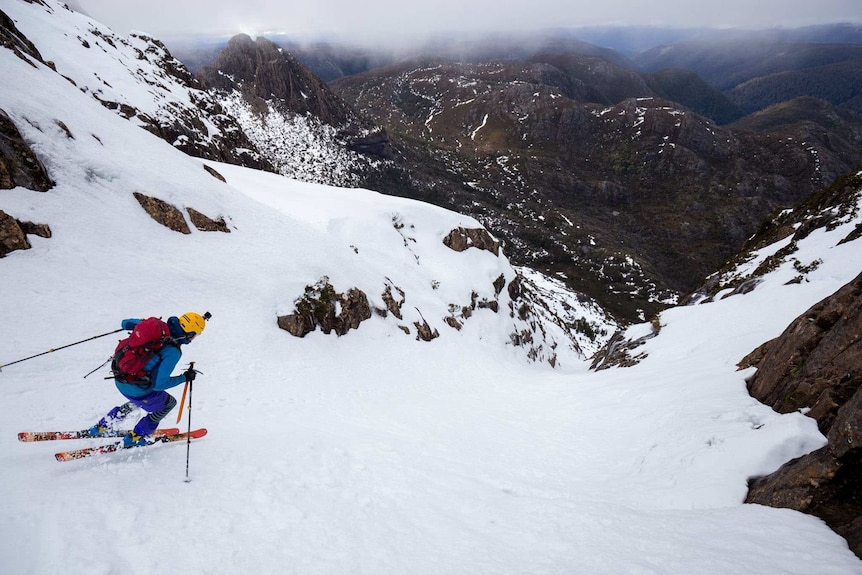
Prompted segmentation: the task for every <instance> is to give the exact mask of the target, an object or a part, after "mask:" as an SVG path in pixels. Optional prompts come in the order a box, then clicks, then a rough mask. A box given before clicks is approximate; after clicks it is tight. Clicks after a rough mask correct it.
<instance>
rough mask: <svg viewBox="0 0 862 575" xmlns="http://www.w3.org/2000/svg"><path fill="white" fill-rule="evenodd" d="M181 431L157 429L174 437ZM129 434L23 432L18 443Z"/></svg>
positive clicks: (158, 432)
mask: <svg viewBox="0 0 862 575" xmlns="http://www.w3.org/2000/svg"><path fill="white" fill-rule="evenodd" d="M179 432H180V430H179V429H178V428H176V427H172V428H170V429H157V430H156V431H155V434H156V435H174V434H176V433H179ZM127 433H128V431H127V430H108V431H105V432H102V433H96V434H92V433H90V432H89V431H87V430H86V429H82V430H80V431H22V432H21V433H19V434H18V441H28V442H29V441H53V440H55V439H88V438H99V437H122V436H124V435H126V434H127Z"/></svg>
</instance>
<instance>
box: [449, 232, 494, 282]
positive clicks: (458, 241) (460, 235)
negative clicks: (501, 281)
mask: <svg viewBox="0 0 862 575" xmlns="http://www.w3.org/2000/svg"><path fill="white" fill-rule="evenodd" d="M443 244H444V245H445V246H446V247H448V248H450V249H453V250H455V251H456V252H463V251H464V250H466V249H467V248H479V249H480V250H486V251H489V252H491V253H492V254H494V255H495V256H496V255H499V254H500V242H498V241H497V240H495V239H494V238H493V237H492V236H491V234H489V233H488V231H487V230H485V229H484V228H460V227H459V228H455V229H454V230H452V231H451V232H449V234H448V235H447V236H446V237H445V238H443ZM497 293H500V290H497Z"/></svg>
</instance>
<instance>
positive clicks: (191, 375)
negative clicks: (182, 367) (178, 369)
mask: <svg viewBox="0 0 862 575" xmlns="http://www.w3.org/2000/svg"><path fill="white" fill-rule="evenodd" d="M196 374H197V372H196V371H195V370H194V369H193V368H191V367H190V368H188V369H187V370H186V372H185V376H186V382H189V381H194V380H195V375H196Z"/></svg>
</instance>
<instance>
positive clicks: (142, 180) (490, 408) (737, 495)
mask: <svg viewBox="0 0 862 575" xmlns="http://www.w3.org/2000/svg"><path fill="white" fill-rule="evenodd" d="M49 4H50V5H51V6H53V7H54V13H53V14H47V12H46V11H45V10H44V8H43V7H41V6H38V5H31V4H25V3H21V2H14V3H13V4H12V6H9V12H10V15H11V16H12V17H13V18H16V19H17V20H18V21H19V26H20V27H21V28H22V30H23V31H24V32H25V33H28V32H29V29H28V27H27V26H26V23H27V21H28V20H27V19H29V18H32V19H34V20H33V21H38V22H43V20H42V19H47V20H48V21H52V22H53V21H56V22H59V23H60V24H56V25H66V24H64V23H67V22H78V21H79V20H78V19H79V18H80V17H79V16H77V15H73V13H71V12H66V11H65V9H63V8H60V6H59V5H58V4H54V3H52V2H49ZM5 10H6V8H5V7H4V11H5ZM51 18H53V19H54V20H50V19H51ZM34 29H35V27H34ZM70 31H71V30H70ZM51 38H52V37H51V36H34V37H33V38H31V39H33V40H34V41H35V42H36V43H37V47H39V48H40V49H42V50H45V52H50V50H49V46H45V44H46V43H50V42H51ZM0 71H2V73H3V75H4V77H7V78H15V79H16V81H15V82H6V83H4V84H2V85H0V108H3V109H4V110H5V111H6V112H7V113H8V114H9V115H10V117H11V118H12V119H13V121H15V123H16V125H18V126H19V128H20V129H21V130H22V133H23V136H24V138H25V139H26V140H27V141H28V142H31V143H32V145H33V148H34V150H35V151H36V153H37V154H38V155H39V157H40V158H41V159H42V160H43V161H44V162H45V165H46V167H47V168H48V170H49V172H50V173H51V175H52V177H53V178H54V179H55V180H56V181H57V186H56V187H55V188H53V189H52V190H50V191H49V192H45V193H36V192H31V191H29V190H25V189H23V188H16V189H13V190H4V191H3V193H2V194H0V209H2V210H3V211H5V212H7V213H9V214H11V215H13V216H14V217H17V218H20V219H22V220H29V221H34V222H37V223H47V224H49V225H50V226H51V230H52V232H53V236H52V237H51V238H50V239H43V238H38V237H33V236H30V240H31V242H32V244H33V248H32V249H31V250H27V251H17V252H14V253H12V254H10V255H9V256H8V257H6V258H4V259H3V260H2V261H0V268H2V270H3V271H2V273H3V282H2V289H0V323H2V325H4V326H7V327H6V328H5V329H4V335H5V336H6V337H5V338H4V340H3V342H2V343H0V361H3V362H9V361H11V360H14V359H17V358H20V357H25V356H27V355H31V354H34V353H38V352H40V351H43V350H46V349H49V348H52V347H57V346H60V345H63V344H66V343H70V342H73V341H77V340H80V339H83V338H85V337H88V336H90V335H93V334H94V333H103V332H106V331H109V330H111V329H115V326H118V324H119V321H120V320H121V319H122V318H124V317H140V316H145V315H162V316H165V317H166V316H168V315H174V314H178V313H182V312H184V311H188V310H195V311H198V312H203V311H207V310H208V311H211V312H212V313H213V319H212V321H211V322H210V323H209V325H208V327H207V330H206V332H205V333H204V334H203V335H202V336H201V337H200V338H198V339H197V340H196V341H195V342H194V343H193V344H191V345H189V346H187V347H186V348H185V353H184V356H183V364H185V363H186V362H188V361H192V360H193V361H195V362H196V367H198V368H199V369H200V370H201V371H202V372H203V375H201V376H199V377H198V379H197V380H196V381H195V384H194V392H193V398H192V400H193V409H192V410H191V411H190V412H189V413H190V415H191V417H192V426H193V427H200V426H205V427H207V428H208V429H209V435H207V437H206V438H204V439H202V440H200V441H198V442H195V443H193V444H192V445H191V450H190V478H191V481H190V482H188V483H186V482H185V481H184V478H185V462H186V448H185V444H179V445H160V446H154V447H150V448H144V449H135V450H130V451H127V452H126V451H124V452H120V453H115V454H112V455H107V456H103V457H95V458H90V459H87V460H82V461H77V462H71V463H62V464H61V463H57V462H56V461H54V459H53V453H55V452H56V451H59V450H60V449H65V448H67V446H69V445H71V444H75V445H81V446H83V445H89V444H92V443H93V442H95V441H97V440H84V441H76V442H42V443H33V444H24V443H19V442H18V441H17V440H16V437H15V434H16V433H17V432H18V431H23V430H50V429H68V428H71V429H74V428H79V427H86V426H89V425H91V424H92V423H93V422H95V421H96V419H98V417H100V416H101V415H102V414H103V413H104V412H105V411H107V410H108V409H109V408H110V407H112V406H113V405H115V404H117V403H118V402H120V401H121V400H122V398H121V397H120V396H119V394H118V393H117V392H116V390H115V389H114V387H113V385H112V383H111V382H110V381H105V380H104V379H102V378H103V376H104V370H103V371H100V372H97V373H96V374H94V375H93V376H91V377H90V378H88V379H82V377H81V376H82V375H83V374H85V373H86V372H88V371H90V370H91V369H92V368H94V367H95V366H96V365H98V364H99V363H101V362H102V361H104V359H105V358H106V357H107V356H108V355H109V354H110V353H111V351H112V350H113V347H114V345H115V343H116V340H114V339H113V338H111V337H106V338H103V339H99V340H95V341H93V342H88V343H87V344H82V345H79V346H75V347H72V348H69V349H65V350H61V351H58V352H56V353H51V354H48V355H46V356H43V357H40V358H37V359H33V360H30V361H27V362H24V363H21V364H18V365H14V366H9V367H7V368H6V369H4V370H3V372H2V373H0V406H2V407H0V410H2V417H0V502H2V505H0V565H2V571H3V572H4V573H14V574H18V573H22V574H49V573H51V574H53V573H87V574H92V575H98V574H113V573H124V574H133V575H134V574H151V573H158V572H173V571H182V572H184V573H237V572H242V573H296V574H303V575H304V574H316V573H319V574H343V573H355V574H362V573H367V574H374V575H378V574H388V573H391V574H403V573H411V574H429V575H430V574H439V573H465V574H467V573H469V574H475V573H487V574H490V573H513V574H514V573H532V574H540V573H589V574H592V575H602V574H608V575H611V574H620V573H649V574H680V573H698V574H716V575H718V574H722V575H723V574H727V573H742V572H750V573H767V574H773V573H774V574H778V573H781V574H788V573H789V574H794V573H798V574H800V575H802V574H804V575H810V574H811V573H818V574H824V575H848V574H859V573H862V562H860V560H859V559H858V558H856V557H855V556H854V555H853V554H852V553H851V552H850V551H849V550H848V548H847V545H846V542H845V541H844V540H843V539H842V538H840V537H838V536H837V535H836V534H835V533H833V532H832V531H831V530H829V529H828V527H827V526H826V525H825V524H824V523H823V522H822V521H820V520H819V519H817V518H814V517H811V516H807V515H803V514H801V513H797V512H793V511H789V510H783V509H772V508H767V507H761V506H753V505H743V504H742V501H743V498H744V496H745V493H746V481H747V479H748V478H749V477H750V476H752V475H758V474H764V473H769V472H771V471H772V470H774V469H776V468H777V467H778V466H780V465H781V464H782V463H784V462H785V461H787V460H789V459H791V458H793V457H797V456H800V455H802V454H804V453H806V452H808V451H810V450H812V449H816V448H818V447H819V446H821V445H822V444H823V442H824V441H825V440H824V438H823V437H822V435H821V434H820V433H819V432H818V431H817V427H816V425H815V423H814V421H813V420H811V419H810V418H807V417H805V416H803V415H802V414H800V413H795V414H787V415H779V414H777V413H775V412H773V411H772V410H771V409H769V408H768V407H766V406H764V405H761V404H760V403H758V402H757V401H755V400H754V399H752V398H751V397H750V396H749V395H748V394H747V392H746V389H745V382H744V378H745V376H746V375H748V373H749V372H747V371H745V372H739V371H737V370H736V367H735V366H736V362H738V361H739V360H740V359H741V358H742V357H743V356H744V355H745V354H747V353H748V352H750V351H751V350H752V349H754V348H755V347H756V346H758V345H760V344H761V343H763V342H764V341H766V340H768V339H770V338H773V337H775V336H777V335H779V333H780V332H781V331H782V330H783V329H784V327H785V326H786V325H787V324H788V323H789V322H790V321H791V320H793V319H794V318H795V317H796V316H797V315H799V314H800V313H802V312H803V311H804V310H805V309H807V307H809V306H810V305H812V304H813V303H815V302H817V301H819V300H820V299H822V298H823V297H825V296H827V295H829V294H831V293H832V292H834V291H835V290H837V289H838V288H839V287H841V286H842V285H843V284H844V283H846V282H847V281H849V280H850V279H852V278H853V277H854V276H855V275H856V274H857V273H858V271H859V261H862V259H860V257H859V256H860V254H859V251H860V249H861V248H860V242H859V241H858V240H857V241H854V242H849V243H846V244H843V245H840V246H839V245H836V244H837V241H838V240H839V239H840V238H842V237H844V236H846V235H847V233H849V230H850V229H852V227H853V226H854V225H855V224H856V223H857V222H858V219H859V218H856V220H854V221H851V222H848V223H846V224H844V225H842V226H840V227H839V228H837V229H835V230H833V231H831V232H820V231H818V232H815V233H812V234H811V235H810V236H809V237H807V238H806V239H805V240H802V241H800V242H799V245H800V251H799V252H798V254H797V257H799V258H802V259H803V260H804V261H811V260H812V259H814V258H813V256H815V255H816V257H820V258H822V260H823V263H822V264H821V265H820V266H819V267H818V268H817V269H816V270H814V271H812V272H810V273H809V274H808V275H807V277H806V280H807V281H805V282H803V283H801V284H798V285H784V284H785V283H786V281H787V280H788V279H789V278H792V277H793V276H795V275H796V274H797V272H796V271H795V270H794V269H793V266H792V264H791V263H790V262H788V263H786V264H784V265H782V266H780V267H779V268H778V269H777V270H775V271H774V272H773V273H772V274H770V276H768V277H767V278H766V280H765V281H764V282H763V283H762V284H760V285H759V286H758V287H757V289H755V290H754V291H752V292H751V293H749V294H746V295H744V296H734V297H730V298H727V299H724V300H719V301H716V302H714V303H709V304H703V305H697V306H692V307H687V308H675V309H671V310H668V311H667V312H665V313H663V314H662V316H661V318H660V321H661V323H662V330H661V333H660V334H659V336H658V337H656V338H654V339H652V340H650V341H648V342H647V343H646V344H645V345H644V346H643V347H642V348H639V350H638V351H644V352H645V353H647V354H648V357H647V358H646V360H644V361H643V362H642V363H640V364H639V365H637V366H635V367H633V368H629V369H612V370H607V371H603V372H600V373H591V372H589V371H588V370H587V368H586V363H585V362H583V361H580V360H578V358H577V357H576V356H575V354H573V353H567V354H566V355H565V358H564V360H562V361H561V367H560V368H558V369H551V368H550V367H549V366H548V365H547V364H546V363H544V362H541V363H533V362H529V361H527V360H526V359H525V357H524V351H523V350H522V349H519V348H513V347H512V346H511V345H510V344H509V339H508V336H509V333H510V330H511V328H512V321H513V320H512V319H511V318H510V317H509V315H508V313H507V312H506V310H502V311H501V313H497V314H495V313H493V312H491V311H490V310H482V309H480V310H476V311H475V312H474V316H473V317H472V318H470V319H469V320H467V321H466V322H465V324H464V327H463V329H462V330H461V331H455V330H452V329H451V328H449V327H447V326H445V325H443V323H442V317H443V315H444V314H445V311H444V310H445V309H446V307H447V306H448V305H449V304H453V303H454V304H460V305H463V304H464V303H466V302H468V301H469V297H470V293H471V291H472V290H474V289H479V290H486V291H483V292H482V293H481V294H479V295H480V296H481V297H491V296H492V294H493V288H492V287H491V285H490V283H491V282H493V280H494V279H495V278H496V277H497V276H499V275H500V274H501V273H504V274H509V276H507V277H508V278H511V276H512V274H513V273H514V272H513V270H512V268H511V267H510V266H509V264H508V262H507V261H506V260H505V257H503V256H501V257H499V258H497V257H494V256H493V255H491V254H489V253H488V252H481V251H479V250H475V249H471V250H467V251H465V252H463V253H460V254H457V253H455V252H452V251H451V250H448V248H445V247H444V246H442V242H441V238H442V237H444V236H445V234H446V233H447V232H448V231H449V230H451V229H452V228H453V227H456V226H458V225H473V224H475V221H474V220H472V219H471V218H467V217H465V216H460V215H458V214H453V213H452V212H448V211H446V210H442V209H440V208H435V207H433V206H427V205H423V204H419V203H417V202H411V201H408V200H403V199H398V198H392V197H387V196H383V195H380V194H376V193H373V192H368V191H365V190H345V189H338V188H330V187H326V186H317V185H313V184H308V183H301V182H297V181H293V180H288V179H285V178H280V177H279V176H275V175H272V174H262V173H258V172H253V171H251V170H246V169H243V168H236V167H233V166H227V165H223V164H213V163H211V164H210V165H212V166H213V167H215V168H216V169H217V170H218V171H219V172H221V173H222V174H223V175H224V176H225V177H226V179H227V182H228V183H227V184H222V183H221V182H219V181H218V180H216V179H214V178H212V177H211V176H210V175H208V174H207V173H206V172H205V171H204V170H203V169H202V163H201V162H200V161H199V160H196V159H193V158H189V157H186V156H184V155H183V154H181V153H179V152H177V151H176V150H175V149H173V148H172V147H171V146H170V145H168V144H166V143H164V142H162V141H161V140H158V139H157V138H155V137H154V136H152V135H150V134H149V133H147V132H145V131H144V130H140V129H139V128H137V127H135V126H134V125H132V124H131V123H129V122H127V121H125V120H123V119H121V118H119V117H117V116H116V115H114V114H113V113H112V112H110V111H107V110H105V109H103V108H102V107H101V106H100V105H99V104H98V103H96V102H94V101H93V100H92V99H91V98H90V97H89V96H88V95H86V94H83V93H81V92H80V91H79V90H77V89H75V88H74V87H73V86H71V84H70V83H69V82H68V81H67V80H65V79H64V78H62V77H60V76H59V75H58V74H56V73H54V72H52V71H50V70H49V69H47V68H45V67H43V66H38V67H36V68H34V67H31V66H30V65H29V64H27V63H25V62H24V61H22V60H20V59H19V58H17V57H15V56H14V55H11V53H10V52H8V51H2V52H0ZM58 120H59V121H62V122H63V123H64V124H65V125H66V126H67V127H68V129H69V131H70V132H71V133H72V134H74V135H75V138H74V139H73V140H70V139H68V138H67V137H66V136H65V135H63V133H62V131H61V130H60V128H58V127H57V123H56V122H57V121H58ZM92 136H95V137H92ZM132 191H140V192H142V193H146V194H149V195H153V196H156V197H159V198H161V199H164V200H165V201H168V202H171V203H173V204H175V205H177V206H179V207H181V208H184V207H186V206H191V207H194V208H195V209H197V210H199V211H201V212H203V213H204V214H206V215H209V216H210V217H220V216H223V217H225V218H226V220H227V221H228V224H229V226H230V228H231V233H230V234H222V233H203V232H199V231H196V230H194V231H193V233H192V234H190V235H188V236H184V235H181V234H177V233H175V232H172V231H170V230H168V229H166V228H164V227H162V226H160V225H159V224H157V223H155V222H154V221H152V220H151V219H150V218H149V217H148V216H147V215H146V214H145V213H144V212H143V211H142V210H141V209H140V207H139V206H138V204H137V202H136V200H135V199H134V198H133V197H132ZM396 216H397V221H399V222H401V223H403V224H404V227H403V228H401V229H396V228H395V227H394V226H393V221H395V217H396ZM411 238H412V239H411ZM405 244H408V245H405ZM417 256H418V257H417ZM810 256H811V257H810ZM323 275H328V276H329V277H330V279H331V281H332V284H333V285H334V286H335V287H336V289H337V290H339V291H345V290H347V289H348V288H349V287H353V286H358V287H360V288H362V289H364V290H366V291H367V292H368V293H369V297H370V298H371V299H372V300H373V303H375V304H377V305H382V301H381V300H380V292H381V290H382V288H383V286H384V285H386V284H385V282H386V281H387V279H388V280H391V282H392V283H393V284H395V285H398V286H399V287H401V288H403V289H404V291H405V293H406V297H407V300H406V302H405V305H404V307H403V311H404V314H405V319H404V320H403V321H401V322H399V321H397V320H396V319H395V318H394V317H393V316H391V315H390V316H389V317H387V318H385V319H384V318H381V317H377V316H375V317H373V318H372V319H369V320H368V321H366V322H364V323H363V324H362V325H361V326H360V328H359V330H357V331H352V332H350V333H349V334H348V335H347V336H345V337H341V338H337V337H335V336H334V335H329V336H327V335H324V334H323V333H321V332H319V331H316V332H313V333H311V334H309V335H308V336H307V337H306V338H303V339H297V338H294V337H292V336H290V335H289V334H287V333H286V332H284V331H282V330H280V329H278V328H277V326H276V315H277V314H279V313H287V312H289V311H291V310H292V308H293V301H294V299H295V298H296V297H298V296H299V295H301V294H302V292H303V289H304V287H305V286H306V285H309V284H311V283H314V282H315V281H317V280H318V279H319V278H320V277H322V276H323ZM434 282H436V283H434ZM432 284H433V285H432ZM545 287H547V286H543V289H544V288H545ZM504 293H505V290H504ZM503 297H505V296H503ZM504 302H505V300H504ZM420 312H421V313H422V315H424V316H426V317H427V318H428V320H429V322H430V323H432V324H433V325H434V326H435V327H437V328H438V329H439V330H440V331H441V337H440V338H438V339H436V340H434V341H432V342H427V343H426V342H419V341H416V340H415V333H414V334H413V335H410V336H407V335H405V334H404V333H402V331H401V330H400V329H399V327H398V325H399V324H403V325H406V326H409V327H411V328H412V326H413V324H412V322H413V321H415V320H418V319H419V318H420V317H421V316H420ZM643 330H644V326H634V327H633V328H631V329H630V331H629V335H633V334H636V333H640V332H642V331H643ZM560 353H561V354H562V353H563V350H561V351H560ZM174 392H177V389H174ZM176 395H178V393H176ZM175 415H176V414H175V413H172V414H170V415H169V416H168V418H167V419H166V420H165V423H166V424H168V425H171V426H173V425H174V422H175ZM188 416H189V414H186V415H184V419H183V422H182V423H181V424H180V427H181V428H185V426H186V421H187V420H186V419H185V418H186V417H188ZM130 425H131V422H130Z"/></svg>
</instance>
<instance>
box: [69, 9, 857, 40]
mask: <svg viewBox="0 0 862 575" xmlns="http://www.w3.org/2000/svg"><path fill="white" fill-rule="evenodd" d="M70 6H71V7H72V8H74V9H76V10H79V11H82V12H85V13H87V14H89V15H90V16H92V17H93V18H96V19H98V20H99V21H101V22H104V23H106V24H108V25H109V26H111V27H112V28H113V29H114V30H116V31H117V32H119V33H122V34H125V33H128V32H129V31H132V30H140V31H144V32H148V33H150V34H155V35H158V36H160V37H162V38H165V37H167V36H178V35H188V34H207V35H233V34H236V33H239V32H244V33H247V34H250V35H252V36H254V35H258V34H271V33H288V34H292V35H295V36H303V37H318V38H319V37H324V36H329V37H332V36H336V37H342V38H353V39H364V40H368V41H372V42H374V43H387V42H390V41H392V40H393V39H401V40H407V39H410V40H415V39H416V38H417V37H420V36H423V35H426V34H429V33H437V32H442V31H473V32H475V31H489V30H496V31H516V30H518V31H524V30H536V29H541V28H549V27H582V26H606V25H628V26H632V25H639V26H662V27H682V28H691V27H709V28H743V29H757V28H775V27H800V26H808V25H814V24H825V23H833V22H855V23H859V22H862V11H860V8H859V3H858V2H856V1H855V0H823V1H821V2H816V3H815V2H800V1H793V2H787V1H784V0H763V1H760V2H748V1H746V0H725V1H723V2H718V1H716V0H709V1H707V2H698V3H696V4H693V3H691V2H685V1H683V0H655V1H653V2H650V3H649V5H648V6H645V5H644V3H642V2H638V1H636V0H613V1H610V2H583V1H581V2H567V3H561V2H558V1H556V0H536V1H533V2H530V3H529V4H527V3H525V2H518V1H513V0H504V1H502V2H501V1H497V0H495V1H493V2H492V1H490V0H479V1H474V2H468V3H465V2H457V1H454V0H440V1H438V2H433V3H431V2H421V3H420V2H409V3H407V2H396V1H392V0H387V1H384V2H376V3H374V4H373V5H368V4H365V3H353V2H347V1H345V0H323V1H321V2H313V3H299V4H297V3H290V4H284V3H280V2H275V1H273V0H250V1H248V2H243V3H241V4H237V3H233V2H225V1H222V0H219V1H215V2H213V1H204V0H186V1H184V2H180V3H177V2H172V1H170V0H148V1H146V2H145V1H143V0H128V1H124V2H115V1H112V0H74V1H72V2H70ZM165 14H170V15H171V16H170V18H165V17H164V15H165Z"/></svg>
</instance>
